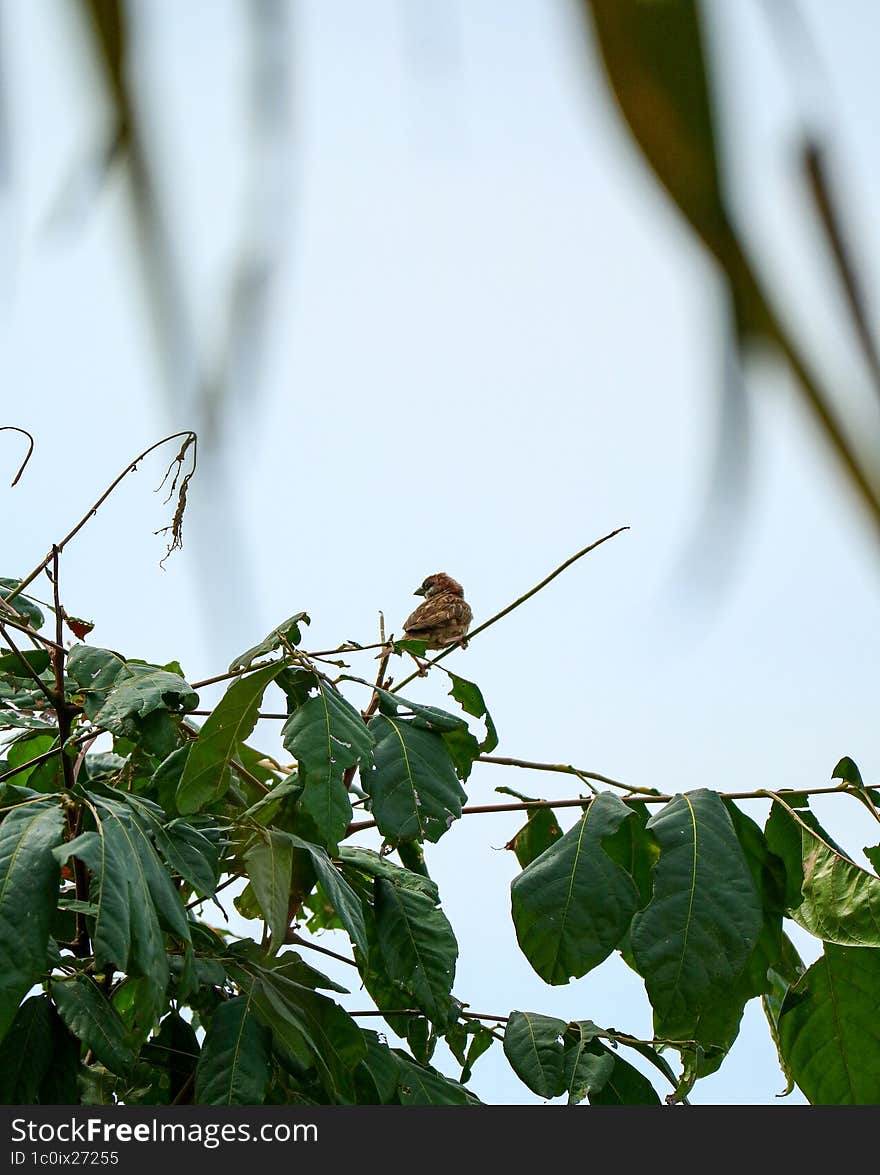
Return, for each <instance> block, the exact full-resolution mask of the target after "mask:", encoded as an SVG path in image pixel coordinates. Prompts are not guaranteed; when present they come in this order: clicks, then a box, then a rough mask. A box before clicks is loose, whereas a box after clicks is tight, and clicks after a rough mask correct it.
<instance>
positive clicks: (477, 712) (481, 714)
mask: <svg viewBox="0 0 880 1175" xmlns="http://www.w3.org/2000/svg"><path fill="white" fill-rule="evenodd" d="M447 672H448V671H447ZM449 680H450V681H451V682H452V689H451V690H450V691H449V694H450V696H451V697H453V698H455V700H456V702H458V703H459V705H460V706H461V708H462V710H464V712H465V713H466V714H472V715H473V717H474V718H482V719H483V720H484V721H485V723H486V737H485V738H484V739H483V741H482V742H481V743H480V746H479V751H480V754H481V755H491V754H492V752H493V751H494V750H495V748H496V747H497V746H498V732H497V731H496V729H495V723H494V722H493V721H492V715H491V714H490V713H489V710H488V707H487V706H486V703H485V702H484V701H483V695H482V693H481V692H480V688H479V686H477V685H475V684H474V682H472V681H467V680H466V679H465V678H464V677H458V676H456V674H454V673H450V674H449Z"/></svg>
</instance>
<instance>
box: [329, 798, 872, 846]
mask: <svg viewBox="0 0 880 1175" xmlns="http://www.w3.org/2000/svg"><path fill="white" fill-rule="evenodd" d="M860 790H861V789H860V788H858V787H854V786H853V787H798V788H783V789H782V790H781V791H778V792H770V791H767V789H766V788H760V789H758V790H756V791H728V792H719V793H718V794H719V795H720V796H721V798H722V799H724V800H768V799H775V798H779V797H781V796H785V795H792V796H822V795H832V794H839V793H843V794H847V793H848V794H849V795H852V796H858V795H859V793H860ZM679 794H681V793H679ZM620 798H621V799H622V800H623V801H624V802H625V803H627V804H668V803H671V801H672V800H674V799H676V798H677V797H676V796H674V795H665V796H664V795H644V794H641V793H640V794H638V795H626V796H621V797H620ZM592 802H593V800H592V797H591V796H581V797H580V798H579V799H576V800H572V799H564V800H524V801H523V802H522V803H518V804H474V805H469V806H468V807H466V808H462V810H461V814H462V816H480V815H487V814H489V813H493V812H528V811H530V810H532V809H534V808H586V807H589V805H590V804H591V803H592ZM375 827H376V821H375V820H360V821H357V822H355V823H353V824H349V826H348V828H347V829H346V833H345V835H346V836H351V835H352V834H353V833H355V832H363V831H364V830H365V829H367V828H375Z"/></svg>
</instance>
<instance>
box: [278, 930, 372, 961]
mask: <svg viewBox="0 0 880 1175" xmlns="http://www.w3.org/2000/svg"><path fill="white" fill-rule="evenodd" d="M284 941H285V942H286V943H292V944H293V945H294V946H298V947H307V948H308V950H310V951H318V953H319V954H322V955H329V957H330V958H331V959H336V961H337V962H339V963H347V964H348V966H349V967H357V963H356V962H355V961H354V959H349V958H347V956H345V955H338V954H337V953H336V951H331V950H330V948H329V947H319V946H318V944H317V943H316V942H310V941H309V940H308V939H307V938H301V937H300V935H298V934H297V933H296V931H295V930H288V932H287V937H286V938H285V940H284Z"/></svg>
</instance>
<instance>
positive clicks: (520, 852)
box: [504, 808, 562, 869]
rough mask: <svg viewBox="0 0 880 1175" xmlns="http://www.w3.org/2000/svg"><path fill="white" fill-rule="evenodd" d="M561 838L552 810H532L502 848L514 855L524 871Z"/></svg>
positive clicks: (560, 830) (560, 831) (557, 822)
mask: <svg viewBox="0 0 880 1175" xmlns="http://www.w3.org/2000/svg"><path fill="white" fill-rule="evenodd" d="M561 836H562V829H561V828H560V827H559V821H558V820H557V819H556V816H555V814H554V812H553V809H552V808H533V809H532V810H531V811H530V812H529V815H528V819H527V820H526V823H525V824H524V825H523V826H522V828H521V829H520V830H519V832H517V833H516V834H515V835H514V836H513V837H512V838H511V839H510V840H509V841H508V842H507V844H506V845H505V846H504V847H505V848H506V849H510V850H511V851H512V852H514V853H516V859H517V861H519V863H520V866H521V867H522V868H523V869H525V867H526V866H527V865H531V863H532V861H534V860H536V858H538V857H540V856H541V854H542V853H543V852H545V851H546V850H547V849H549V848H550V847H551V845H554V844H555V843H556V842H557V841H558V840H559V838H560V837H561Z"/></svg>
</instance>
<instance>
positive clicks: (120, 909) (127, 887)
mask: <svg viewBox="0 0 880 1175" xmlns="http://www.w3.org/2000/svg"><path fill="white" fill-rule="evenodd" d="M129 852H130V843H129V839H128V837H126V836H125V835H124V832H123V830H122V829H121V827H120V822H119V821H118V820H117V819H116V818H115V817H113V816H111V817H110V818H109V819H108V820H106V821H104V820H102V821H101V824H100V826H99V829H98V830H97V831H91V830H90V831H87V832H83V833H80V835H79V836H78V837H76V838H75V839H74V840H71V841H67V842H66V843H65V844H63V845H61V846H60V847H59V848H58V849H57V850H56V856H57V857H58V860H59V861H60V862H62V863H63V862H65V861H67V860H68V859H69V858H70V857H77V858H78V859H79V860H80V861H82V862H83V864H84V865H86V866H87V867H88V869H89V871H90V874H91V879H90V882H89V902H90V904H91V906H92V910H93V911H94V914H93V920H92V923H91V927H90V930H91V939H92V950H93V951H94V954H95V963H96V964H97V966H98V967H102V966H104V965H105V964H107V963H109V964H110V965H111V966H112V967H115V968H116V969H117V970H119V971H127V970H128V968H129V956H130V955H131V953H132V930H131V924H132V904H133V903H134V902H142V903H145V908H144V912H141V922H140V923H139V925H140V928H141V930H142V931H143V930H146V933H142V934H140V935H139V937H138V941H137V945H136V949H135V972H136V973H138V971H140V973H142V974H143V973H146V974H153V975H154V976H155V978H156V981H157V983H158V984H160V985H161V984H162V980H163V976H164V977H165V980H166V982H167V970H166V967H167V964H166V963H165V952H164V949H163V946H162V934H161V931H160V930H159V925H158V921H157V920H156V916H155V911H154V910H153V904H152V902H150V900H149V893H148V891H147V889H146V886H143V885H142V886H141V887H140V889H139V887H138V882H139V881H142V877H141V874H140V872H139V871H137V870H135V871H134V872H130V857H129ZM136 916H137V915H136Z"/></svg>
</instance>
